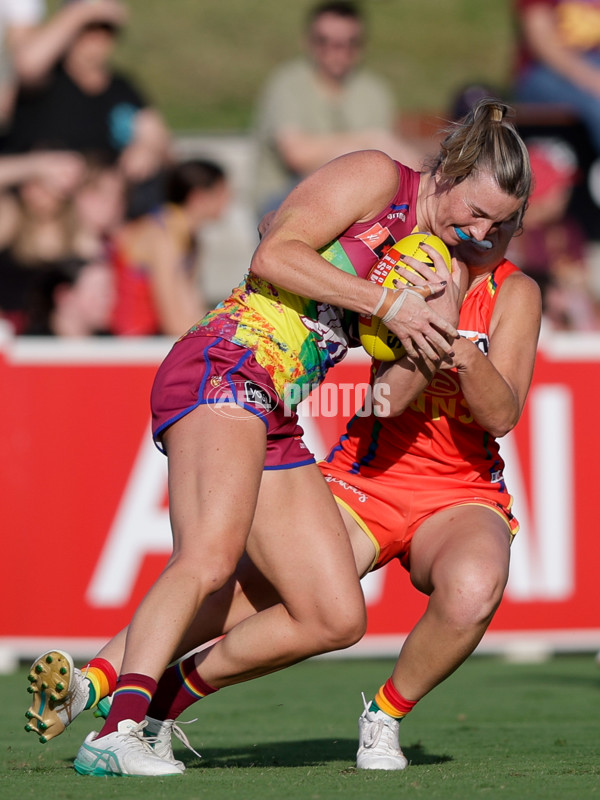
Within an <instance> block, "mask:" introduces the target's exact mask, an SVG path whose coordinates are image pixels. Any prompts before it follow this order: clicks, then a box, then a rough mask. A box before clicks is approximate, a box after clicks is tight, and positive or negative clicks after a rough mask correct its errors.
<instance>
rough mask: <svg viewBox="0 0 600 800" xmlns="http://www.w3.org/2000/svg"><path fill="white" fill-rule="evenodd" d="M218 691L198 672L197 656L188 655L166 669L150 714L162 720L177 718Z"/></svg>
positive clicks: (149, 710) (153, 699) (151, 704)
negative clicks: (199, 701) (198, 701)
mask: <svg viewBox="0 0 600 800" xmlns="http://www.w3.org/2000/svg"><path fill="white" fill-rule="evenodd" d="M216 691H217V689H215V687H214V686H211V685H210V684H208V683H206V681H204V680H202V678H201V677H200V675H198V673H197V672H196V660H195V656H193V655H191V656H188V658H185V659H184V660H183V661H180V662H178V663H177V664H173V666H171V667H169V668H168V669H166V670H165V671H164V673H163V676H162V678H161V679H160V681H159V682H158V689H157V690H156V693H155V695H154V697H153V698H152V702H151V703H150V707H149V709H148V716H149V717H153V718H154V719H161V720H162V719H177V717H178V716H179V715H180V714H181V713H183V712H184V711H185V710H186V708H189V707H190V706H191V705H192V704H193V703H195V702H196V701H197V700H201V699H202V698H203V697H206V695H208V694H213V693H214V692H216Z"/></svg>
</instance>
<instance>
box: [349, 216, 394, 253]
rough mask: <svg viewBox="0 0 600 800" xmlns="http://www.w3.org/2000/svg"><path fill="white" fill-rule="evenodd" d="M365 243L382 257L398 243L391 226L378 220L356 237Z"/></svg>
mask: <svg viewBox="0 0 600 800" xmlns="http://www.w3.org/2000/svg"><path fill="white" fill-rule="evenodd" d="M356 238H357V239H359V240H360V241H361V242H362V243H363V244H366V245H367V247H368V248H369V250H371V251H372V252H373V253H375V255H376V256H377V257H378V258H382V256H384V255H385V254H386V253H387V251H388V250H389V249H390V247H392V246H393V245H395V244H396V240H395V239H394V237H393V236H392V234H391V233H390V231H389V228H384V227H383V225H381V223H379V222H376V223H375V224H374V225H371V227H370V228H369V229H368V230H366V231H363V233H359V234H358V236H357V237H356Z"/></svg>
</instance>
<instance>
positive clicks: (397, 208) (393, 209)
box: [387, 203, 408, 222]
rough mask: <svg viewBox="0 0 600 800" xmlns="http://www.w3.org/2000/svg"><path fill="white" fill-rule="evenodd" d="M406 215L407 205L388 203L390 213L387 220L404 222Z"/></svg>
mask: <svg viewBox="0 0 600 800" xmlns="http://www.w3.org/2000/svg"><path fill="white" fill-rule="evenodd" d="M407 214H408V203H400V204H397V203H390V213H389V214H388V215H387V218H388V219H400V220H402V222H406V215H407Z"/></svg>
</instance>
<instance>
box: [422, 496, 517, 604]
mask: <svg viewBox="0 0 600 800" xmlns="http://www.w3.org/2000/svg"><path fill="white" fill-rule="evenodd" d="M509 561H510V531H509V528H508V525H507V523H506V521H505V520H504V519H503V517H502V516H501V515H500V514H499V513H496V512H495V511H494V510H492V509H491V508H489V507H487V506H484V505H461V506H452V507H451V508H447V509H444V510H443V511H439V512H437V513H436V514H433V515H432V516H431V517H429V519H427V520H426V521H425V522H424V523H423V524H422V525H421V526H420V527H419V528H418V530H417V531H416V532H415V534H414V536H413V538H412V542H411V546H410V577H411V581H412V583H413V584H414V586H415V587H416V588H417V589H419V590H420V591H422V592H424V593H425V594H431V592H432V591H433V589H434V588H436V587H439V586H441V585H442V584H445V583H449V582H451V581H452V580H453V579H454V576H458V575H460V574H461V573H464V571H466V570H468V569H472V570H478V569H479V570H483V571H487V572H488V573H490V580H492V579H493V578H494V577H495V579H496V580H497V581H499V582H502V581H504V583H505V582H506V579H507V577H508V566H509ZM491 573H493V575H492V574H491Z"/></svg>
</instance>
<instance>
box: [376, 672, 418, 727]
mask: <svg viewBox="0 0 600 800" xmlns="http://www.w3.org/2000/svg"><path fill="white" fill-rule="evenodd" d="M417 702H418V701H417V700H407V699H406V698H405V697H402V695H401V694H400V692H399V691H398V690H397V689H396V687H395V686H394V684H393V683H392V679H391V678H388V680H387V681H386V682H385V683H384V684H383V686H382V687H381V688H380V689H379V691H378V692H377V694H376V695H375V699H374V700H373V701H372V703H371V706H370V708H369V711H383V712H384V713H385V714H387V715H388V716H389V717H394V719H402V718H403V717H405V716H406V715H407V714H408V713H409V711H411V710H412V709H413V707H414V706H415V705H416V704H417Z"/></svg>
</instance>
